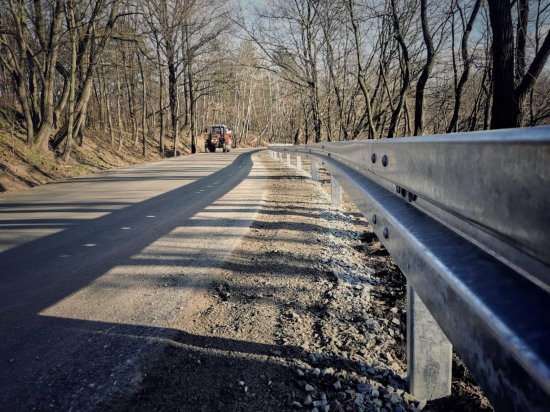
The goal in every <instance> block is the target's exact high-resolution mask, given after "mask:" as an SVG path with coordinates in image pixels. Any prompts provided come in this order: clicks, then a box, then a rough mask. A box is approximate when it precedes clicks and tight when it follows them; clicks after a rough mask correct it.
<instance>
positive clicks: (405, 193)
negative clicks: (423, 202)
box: [401, 189, 407, 197]
mask: <svg viewBox="0 0 550 412" xmlns="http://www.w3.org/2000/svg"><path fill="white" fill-rule="evenodd" d="M401 196H403V197H405V196H407V191H406V190H405V189H401Z"/></svg>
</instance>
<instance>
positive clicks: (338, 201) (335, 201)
mask: <svg viewBox="0 0 550 412" xmlns="http://www.w3.org/2000/svg"><path fill="white" fill-rule="evenodd" d="M330 194H331V200H332V205H333V206H334V207H336V208H337V209H340V207H341V206H342V186H340V183H338V182H337V181H336V179H335V178H334V176H331V177H330Z"/></svg>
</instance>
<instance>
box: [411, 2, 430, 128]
mask: <svg viewBox="0 0 550 412" xmlns="http://www.w3.org/2000/svg"><path fill="white" fill-rule="evenodd" d="M427 4H428V1H427V0H420V20H421V21H422V35H423V37H424V44H425V45H426V63H425V64H424V67H423V68H422V73H421V74H420V78H419V79H418V83H417V84H416V95H415V106H414V135H415V136H419V135H421V134H422V132H423V129H424V124H423V122H424V90H425V89H426V83H427V82H428V78H429V77H430V73H431V72H432V68H433V64H434V60H435V49H434V45H433V41H432V35H431V34H430V29H429V27H428V16H427V14H426V13H427V10H426V9H427Z"/></svg>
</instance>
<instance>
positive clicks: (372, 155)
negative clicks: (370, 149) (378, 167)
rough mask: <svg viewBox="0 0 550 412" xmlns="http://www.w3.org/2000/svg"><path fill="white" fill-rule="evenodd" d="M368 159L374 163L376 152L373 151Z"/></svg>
mask: <svg viewBox="0 0 550 412" xmlns="http://www.w3.org/2000/svg"><path fill="white" fill-rule="evenodd" d="M370 161H371V162H372V163H376V153H373V154H371V155H370Z"/></svg>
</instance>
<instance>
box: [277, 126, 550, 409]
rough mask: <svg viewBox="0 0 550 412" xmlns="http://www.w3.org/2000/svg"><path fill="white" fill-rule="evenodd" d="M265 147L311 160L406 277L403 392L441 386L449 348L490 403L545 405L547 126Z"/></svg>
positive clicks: (549, 221)
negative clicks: (321, 167) (356, 211)
mask: <svg viewBox="0 0 550 412" xmlns="http://www.w3.org/2000/svg"><path fill="white" fill-rule="evenodd" d="M268 150H269V151H270V153H271V155H272V156H273V157H275V158H278V159H280V160H281V161H286V162H287V164H288V165H289V166H290V165H291V158H292V156H295V157H296V166H297V167H299V168H301V160H302V157H308V158H310V159H311V174H312V178H313V179H314V180H317V179H318V167H319V163H322V164H323V165H324V167H325V168H326V169H327V171H328V172H329V173H330V175H331V185H332V201H333V203H334V204H335V205H336V206H339V205H340V204H341V188H343V189H344V190H345V192H346V193H347V194H348V195H349V197H350V198H351V199H352V200H353V201H354V203H355V204H356V206H357V207H358V208H359V210H360V211H361V212H362V214H363V215H364V216H365V218H366V219H367V220H368V221H369V223H370V224H371V226H372V227H373V229H374V231H375V233H376V235H377V236H378V237H379V238H380V240H381V241H382V243H383V244H384V246H385V247H386V248H387V250H388V251H389V252H390V254H391V255H392V257H393V258H394V260H395V261H396V263H397V264H398V265H399V267H400V268H401V270H402V271H403V273H404V274H405V276H406V278H407V298H408V299H407V300H408V311H407V352H408V356H407V373H408V382H409V391H410V392H411V393H412V394H413V395H415V396H417V397H419V398H426V399H435V398H439V397H443V396H446V395H448V394H450V389H451V365H452V361H451V357H452V348H453V347H454V349H455V350H456V352H457V353H458V354H459V356H460V357H461V359H462V360H463V361H464V362H465V364H466V365H467V366H468V368H469V370H470V371H471V372H472V373H473V375H474V376H475V378H476V380H477V381H478V383H479V384H480V386H481V387H482V389H483V390H484V392H485V393H486V394H487V396H488V397H489V399H490V400H491V402H492V403H493V405H494V406H495V408H496V410H517V411H520V410H521V411H539V410H540V411H542V410H548V409H547V408H548V407H549V406H548V405H550V127H547V126H544V127H537V128H522V129H510V130H500V131H486V132H472V133H456V134H449V135H434V136H424V137H411V138H400V139H380V140H359V141H350V142H337V143H326V142H325V143H316V144H306V145H299V146H293V145H270V146H269V147H268ZM285 155H286V159H285V157H284V156H285Z"/></svg>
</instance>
